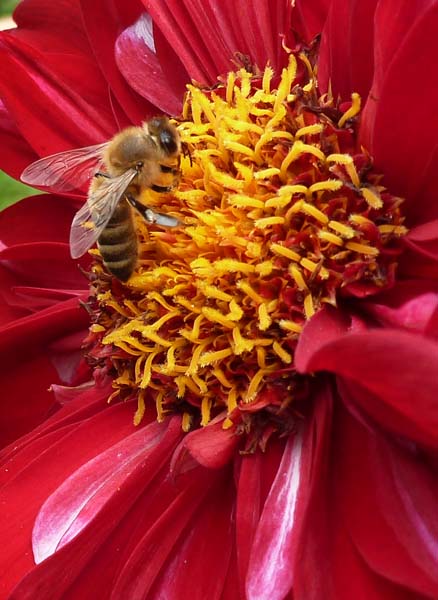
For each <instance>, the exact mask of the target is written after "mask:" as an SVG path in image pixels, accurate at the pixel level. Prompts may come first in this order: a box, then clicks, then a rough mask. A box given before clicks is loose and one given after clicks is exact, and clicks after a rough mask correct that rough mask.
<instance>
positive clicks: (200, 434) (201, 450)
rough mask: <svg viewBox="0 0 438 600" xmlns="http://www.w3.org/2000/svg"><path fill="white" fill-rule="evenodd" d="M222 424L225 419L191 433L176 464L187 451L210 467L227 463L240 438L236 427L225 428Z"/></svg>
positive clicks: (180, 451)
mask: <svg viewBox="0 0 438 600" xmlns="http://www.w3.org/2000/svg"><path fill="white" fill-rule="evenodd" d="M222 424H223V421H219V422H216V423H210V424H209V425H207V426H206V427H204V429H197V430H195V431H192V432H191V433H189V434H188V435H187V436H186V437H185V438H184V440H183V443H182V445H181V448H180V449H179V450H178V453H177V454H176V457H175V459H174V462H175V465H177V464H178V462H180V461H181V460H182V458H183V456H184V453H185V452H189V454H190V456H191V457H192V458H194V459H195V461H196V462H197V463H199V464H200V465H202V466H203V467H207V468H209V469H219V468H221V467H223V466H224V465H226V464H227V463H228V462H229V461H230V460H231V459H232V457H233V456H234V452H235V450H236V447H237V444H238V442H239V439H238V437H237V436H236V434H235V432H234V429H223V428H222Z"/></svg>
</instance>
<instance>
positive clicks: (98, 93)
mask: <svg viewBox="0 0 438 600" xmlns="http://www.w3.org/2000/svg"><path fill="white" fill-rule="evenodd" d="M0 66H1V70H2V77H1V79H0V93H1V95H2V98H3V101H4V103H5V105H6V107H7V108H8V111H9V113H10V115H11V116H12V117H13V118H14V120H15V122H16V123H17V126H18V128H19V129H20V131H21V133H22V134H23V136H24V137H25V138H26V140H28V141H29V143H30V144H31V146H32V147H33V148H34V149H35V150H36V152H37V153H38V154H39V155H41V156H42V155H46V154H52V153H54V152H58V151H60V150H65V149H67V148H69V147H78V146H86V145H88V144H94V143H96V142H100V141H104V140H106V139H108V138H109V137H111V136H112V135H113V134H114V130H115V124H114V121H113V116H112V113H111V110H110V106H109V102H108V93H107V88H106V85H105V82H104V81H103V79H102V76H101V74H100V72H99V71H98V68H97V66H96V64H95V63H94V62H93V61H92V60H91V59H90V57H89V56H83V55H79V54H76V55H75V54H72V55H71V56H69V58H68V60H66V59H65V54H59V55H58V54H50V53H47V52H44V53H43V52H42V51H41V50H39V49H36V48H33V47H31V46H27V45H24V44H23V43H22V42H21V40H19V39H18V38H16V37H14V36H12V35H10V34H7V33H6V32H4V33H3V35H2V36H1V38H0ZM40 115H45V118H44V119H41V118H40Z"/></svg>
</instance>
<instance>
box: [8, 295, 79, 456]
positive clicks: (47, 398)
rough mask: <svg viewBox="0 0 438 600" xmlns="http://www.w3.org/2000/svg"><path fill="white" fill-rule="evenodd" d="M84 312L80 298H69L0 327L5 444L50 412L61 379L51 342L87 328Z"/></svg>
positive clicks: (33, 425)
mask: <svg viewBox="0 0 438 600" xmlns="http://www.w3.org/2000/svg"><path fill="white" fill-rule="evenodd" d="M84 312H85V311H82V310H80V309H79V307H78V306H77V300H74V301H67V302H63V303H61V304H58V305H57V306H56V307H53V308H51V309H48V310H46V311H42V312H40V313H38V315H32V316H31V317H26V318H22V319H20V320H19V321H17V322H13V323H11V324H8V325H7V326H5V327H2V328H1V329H0V352H1V353H2V356H3V360H2V365H1V370H0V385H1V388H2V390H3V392H2V397H1V402H0V413H1V418H0V422H1V423H2V427H1V432H0V437H1V438H2V439H1V445H5V444H6V443H9V442H10V441H11V440H12V439H15V438H17V437H18V436H19V435H22V434H23V433H25V432H27V431H29V429H31V428H32V427H35V426H36V425H37V424H38V423H40V422H41V420H42V419H43V418H45V417H46V416H47V412H48V410H49V408H50V407H51V406H52V405H53V404H54V397H53V394H51V393H50V392H49V391H48V388H49V386H50V384H51V383H53V382H55V381H56V380H57V379H58V377H57V375H56V371H55V369H54V367H53V365H52V364H51V362H50V358H49V356H48V352H47V345H48V344H49V343H50V342H52V341H53V340H55V339H57V338H59V337H61V336H63V335H65V334H66V333H70V332H72V331H75V330H76V331H77V330H78V329H79V330H83V329H84V328H85V327H86V322H87V320H88V319H87V317H86V315H85V314H84ZM11 398H13V402H12V401H11Z"/></svg>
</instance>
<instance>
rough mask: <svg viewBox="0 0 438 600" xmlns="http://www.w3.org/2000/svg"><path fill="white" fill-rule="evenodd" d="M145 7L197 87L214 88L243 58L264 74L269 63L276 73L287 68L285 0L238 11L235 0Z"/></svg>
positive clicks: (189, 0)
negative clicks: (202, 84)
mask: <svg viewBox="0 0 438 600" xmlns="http://www.w3.org/2000/svg"><path fill="white" fill-rule="evenodd" d="M143 3H144V5H145V6H146V9H147V11H148V12H149V13H150V15H151V16H152V18H153V20H154V22H155V23H156V25H157V26H158V27H159V28H160V30H161V32H162V34H163V35H164V37H165V38H166V39H167V40H168V41H169V43H170V44H171V45H172V46H173V48H174V50H175V53H176V54H177V56H178V57H179V58H180V60H181V61H182V63H183V65H184V67H185V68H186V70H187V72H188V74H189V76H190V78H192V79H195V80H196V81H199V82H201V83H205V84H214V83H215V82H216V80H217V77H218V75H224V74H226V73H227V72H228V71H230V70H232V69H235V65H234V64H233V61H234V60H235V58H236V55H237V54H238V53H239V54H243V55H247V56H248V57H249V59H250V62H251V63H253V64H256V65H258V66H259V67H260V68H261V69H263V68H264V67H265V65H266V63H267V62H268V61H270V63H271V65H272V66H273V67H274V68H275V69H278V68H279V67H280V66H282V65H283V64H284V58H285V54H284V52H283V55H281V41H282V40H281V35H282V34H284V35H285V36H286V41H287V42H290V12H291V11H290V6H289V4H288V3H285V2H284V0H275V2H272V1H268V0H257V1H256V2H254V1H253V2H250V1H249V0H245V1H244V2H240V3H239V4H238V5H236V4H235V3H234V2H231V1H230V0H226V2H223V3H218V2H217V1H215V0H208V1H207V2H204V1H201V0H185V1H184V2H177V1H176V0H171V1H170V2H167V3H166V4H165V3H164V2H151V1H150V0H143ZM200 32H202V34H201V33H200ZM207 40H208V42H207ZM279 61H281V62H279Z"/></svg>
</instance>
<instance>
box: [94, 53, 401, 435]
mask: <svg viewBox="0 0 438 600" xmlns="http://www.w3.org/2000/svg"><path fill="white" fill-rule="evenodd" d="M359 110H360V98H359V97H358V96H357V95H356V94H354V95H353V97H352V102H351V105H350V106H346V107H345V110H340V108H339V107H338V106H337V105H336V104H335V103H334V101H333V99H331V98H330V97H323V98H321V97H318V94H317V87H316V82H315V79H314V75H313V71H312V68H311V65H310V64H309V61H308V60H307V58H306V57H305V56H300V57H295V56H294V55H292V54H291V55H290V57H289V65H288V67H287V68H285V69H284V70H283V73H282V74H281V77H279V79H278V82H277V84H275V82H274V74H273V72H272V70H271V69H270V68H269V67H267V68H266V69H265V71H264V74H263V76H262V77H260V78H258V79H256V78H255V77H254V76H253V75H252V74H250V73H248V72H247V71H245V70H240V71H239V72H237V73H230V74H229V75H228V78H227V80H226V81H225V82H224V83H223V84H221V85H219V86H218V87H216V88H215V89H213V90H209V91H205V90H200V89H198V88H196V87H192V86H190V87H189V91H188V94H187V98H186V102H185V106H184V111H183V115H182V118H181V120H180V121H178V129H179V132H180V135H181V138H182V141H183V144H184V146H185V147H186V148H187V149H188V155H187V156H183V157H182V161H181V181H180V185H179V188H178V190H176V191H175V192H174V193H172V194H168V195H165V196H163V195H155V194H154V193H151V192H147V193H146V194H145V198H143V200H144V202H145V204H147V205H149V206H151V207H153V208H154V207H159V210H160V212H169V213H170V214H172V215H174V216H176V217H178V218H179V219H180V220H181V221H182V223H183V226H181V227H178V228H176V229H174V230H170V229H169V230H166V231H162V230H158V229H156V228H153V227H148V226H147V225H146V224H145V223H144V222H142V221H141V220H139V221H138V223H137V225H138V229H139V235H140V239H141V261H140V263H139V267H138V269H137V270H136V272H135V274H134V275H133V276H132V277H131V279H130V280H129V282H128V284H127V285H126V286H122V285H118V284H117V282H114V280H110V278H108V277H107V278H105V277H101V276H100V274H102V272H103V271H102V270H103V267H102V266H101V265H100V264H97V265H96V266H95V267H94V271H95V274H96V275H97V278H96V279H95V286H96V318H95V324H94V325H93V326H92V329H91V338H92V340H93V343H94V345H95V347H94V350H93V351H91V352H90V355H91V356H94V360H96V361H99V360H100V361H101V362H102V361H105V360H106V361H108V360H109V361H110V366H111V368H112V369H113V370H114V369H115V372H116V375H115V377H114V387H115V394H120V395H121V396H122V397H127V396H130V395H131V396H132V395H135V396H136V397H137V398H138V410H137V413H136V416H135V422H136V423H138V422H140V420H141V418H142V415H143V413H144V410H145V403H146V402H147V401H148V400H150V399H151V398H153V399H154V401H155V403H156V409H157V414H158V418H159V419H162V418H163V417H164V415H165V414H167V413H168V412H175V411H177V412H180V413H181V414H182V415H183V427H184V429H185V430H188V429H190V427H192V426H197V425H199V424H200V425H206V424H207V423H208V422H209V421H210V420H211V418H212V417H213V416H215V415H218V414H223V415H224V427H231V426H232V425H233V423H234V424H235V423H238V422H239V420H240V419H241V416H242V414H245V413H246V414H253V413H255V412H256V410H259V411H265V413H266V414H269V415H275V418H278V415H281V414H289V413H288V411H290V410H291V406H293V401H294V399H295V397H296V396H297V394H299V391H298V381H299V380H298V378H297V375H296V372H295V370H294V365H293V360H294V349H295V347H296V344H297V339H298V336H299V334H300V332H301V329H302V326H303V324H304V322H305V321H306V319H309V318H310V317H312V315H313V314H314V313H315V312H316V311H317V310H318V309H319V308H320V307H321V306H322V305H323V304H324V303H328V304H331V305H335V306H336V304H337V302H338V301H339V297H340V295H342V294H343V293H344V294H349V293H350V294H351V293H354V289H356V288H355V286H356V287H357V286H362V287H364V288H365V287H366V288H367V289H368V293H372V292H374V291H376V290H378V289H382V288H383V287H385V286H387V285H388V283H390V282H391V280H392V277H393V272H394V269H395V265H396V258H397V248H398V242H397V240H398V238H399V237H400V236H401V235H403V234H404V233H405V228H404V227H403V225H402V219H401V216H400V211H399V205H400V202H401V201H400V199H398V198H395V197H393V196H391V195H390V194H389V193H388V192H387V191H386V190H385V189H384V188H383V187H382V186H381V185H380V182H379V178H378V177H377V176H375V175H373V174H372V170H371V164H370V160H369V157H368V156H367V155H366V154H365V153H364V152H363V151H362V150H361V149H358V148H357V140H356V128H357V118H358V113H359Z"/></svg>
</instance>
